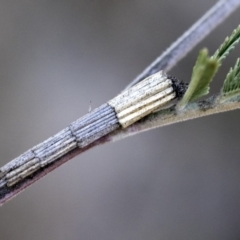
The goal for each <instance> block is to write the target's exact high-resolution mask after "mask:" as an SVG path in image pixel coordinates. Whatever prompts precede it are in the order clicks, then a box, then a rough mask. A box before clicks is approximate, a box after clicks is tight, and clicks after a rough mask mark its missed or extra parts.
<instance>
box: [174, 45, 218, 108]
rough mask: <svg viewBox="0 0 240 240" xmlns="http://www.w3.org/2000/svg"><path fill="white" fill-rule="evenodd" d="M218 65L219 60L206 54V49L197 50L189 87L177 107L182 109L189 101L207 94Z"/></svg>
mask: <svg viewBox="0 0 240 240" xmlns="http://www.w3.org/2000/svg"><path fill="white" fill-rule="evenodd" d="M219 66H220V62H219V61H218V60H217V59H215V58H211V57H209V56H208V51H207V49H203V50H201V51H200V52H199V55H198V58H197V61H196V64H195V66H194V68H193V72H192V77H191V81H190V84H189V87H188V89H187V91H186V93H185V95H184V96H183V98H182V100H181V101H180V102H179V104H178V108H179V109H183V108H184V107H185V106H186V105H187V104H188V103H189V102H192V101H194V100H196V99H198V98H200V97H202V96H204V95H206V94H208V92H209V89H210V87H209V84H210V82H211V81H212V79H213V77H214V75H215V74H216V72H217V70H218V68H219Z"/></svg>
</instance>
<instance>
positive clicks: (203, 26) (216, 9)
mask: <svg viewBox="0 0 240 240" xmlns="http://www.w3.org/2000/svg"><path fill="white" fill-rule="evenodd" d="M239 5H240V0H220V1H218V2H217V3H216V4H215V5H214V6H213V7H212V8H211V9H210V10H209V11H208V12H206V13H205V14H204V15H203V16H202V17H201V18H200V19H199V20H198V21H197V22H196V23H195V24H193V25H192V26H191V27H190V28H189V29H188V30H187V31H186V32H185V33H184V34H183V35H182V36H181V37H179V38H178V39H177V40H176V41H175V42H174V43H173V44H172V45H171V46H170V47H169V48H167V49H166V51H164V52H163V53H162V54H161V55H160V56H159V57H158V58H157V59H156V60H155V61H153V62H152V63H151V64H150V65H149V66H148V67H147V68H146V69H144V70H143V72H142V73H140V74H139V75H138V76H137V77H136V78H135V79H134V80H133V81H132V82H131V83H130V84H129V85H128V86H127V87H126V89H127V88H130V87H131V86H133V85H135V84H136V83H138V82H140V81H142V80H143V79H144V78H146V77H148V76H150V75H152V74H154V73H156V72H158V71H159V70H163V71H165V72H168V71H169V70H171V69H172V68H173V67H174V66H175V65H176V64H177V63H178V62H179V61H180V60H181V59H182V58H183V57H185V56H186V55H187V54H188V53H189V52H190V51H191V50H192V49H193V48H194V47H195V46H196V45H197V44H198V43H199V42H201V41H202V40H203V39H204V38H205V37H206V36H207V35H208V34H209V33H210V32H212V31H213V30H214V28H216V27H217V26H218V25H219V24H221V23H222V22H224V20H226V18H227V17H228V16H229V15H230V14H231V13H233V11H235V10H236V9H237V8H238V7H239Z"/></svg>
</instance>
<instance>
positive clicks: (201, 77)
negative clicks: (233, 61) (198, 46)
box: [178, 25, 240, 109]
mask: <svg viewBox="0 0 240 240" xmlns="http://www.w3.org/2000/svg"><path fill="white" fill-rule="evenodd" d="M239 41H240V25H239V26H238V27H237V28H236V29H235V30H234V31H233V32H232V34H231V36H230V37H227V38H226V39H225V40H224V42H223V43H222V44H221V45H220V47H219V48H218V49H217V51H216V52H215V53H214V55H213V56H211V57H209V56H208V51H207V49H203V50H201V51H200V53H199V55H198V58H197V61H196V64H195V66H194V68H193V72H192V76H191V81H190V84H189V87H188V89H187V91H186V93H185V95H184V96H183V98H182V100H181V101H180V102H179V103H178V108H179V109H183V108H185V106H186V105H187V104H188V103H189V102H192V101H195V100H197V99H198V98H200V97H202V96H204V95H206V94H208V93H209V89H210V87H209V85H210V83H211V81H212V80H213V77H214V76H215V74H216V73H217V71H218V69H219V67H220V66H221V62H222V61H223V60H224V59H225V58H226V57H227V55H228V54H229V53H230V52H231V50H233V49H234V48H235V46H236V44H237V43H239ZM234 69H235V70H234ZM234 69H233V70H232V73H231V71H230V72H229V74H228V76H227V79H226V81H225V83H224V85H225V86H224V87H223V90H222V92H223V95H225V96H226V95H228V94H236V93H237V92H238V91H239V90H238V89H239V85H240V84H239V83H238V80H237V79H239V62H238V63H237V65H235V67H234ZM234 74H235V75H234Z"/></svg>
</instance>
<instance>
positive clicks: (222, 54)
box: [212, 25, 240, 62]
mask: <svg viewBox="0 0 240 240" xmlns="http://www.w3.org/2000/svg"><path fill="white" fill-rule="evenodd" d="M239 41H240V25H239V26H238V27H237V28H236V29H234V30H233V32H232V34H231V36H230V37H226V39H225V40H224V42H223V43H222V44H221V46H220V47H219V48H218V49H217V51H216V52H215V53H214V55H213V56H212V58H215V59H217V60H219V61H220V62H221V61H223V60H224V59H225V58H226V56H227V55H228V54H229V53H230V51H231V50H233V49H234V48H235V46H236V45H237V44H238V43H239Z"/></svg>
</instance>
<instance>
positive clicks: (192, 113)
mask: <svg viewBox="0 0 240 240" xmlns="http://www.w3.org/2000/svg"><path fill="white" fill-rule="evenodd" d="M239 108H240V100H239V99H236V100H235V101H226V102H221V101H220V100H219V96H213V97H210V98H209V99H207V100H203V101H199V102H194V103H190V104H188V105H187V106H186V107H185V108H184V109H183V110H180V111H179V110H177V109H176V108H175V106H173V107H171V108H169V109H166V110H161V111H159V112H156V113H152V114H150V115H148V116H147V117H145V118H143V119H141V120H140V121H139V122H137V123H135V124H133V125H131V126H129V127H128V128H126V129H120V130H117V131H115V132H113V133H110V134H109V135H107V136H106V137H105V139H103V141H102V142H109V141H111V142H113V141H117V140H120V139H123V138H126V137H130V136H133V135H135V134H138V133H141V132H144V131H147V130H150V129H154V128H159V127H163V126H167V125H170V124H174V123H179V122H183V121H187V120H191V119H195V118H200V117H205V116H209V115H212V114H216V113H222V112H227V111H231V110H236V109H239Z"/></svg>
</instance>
